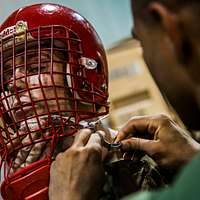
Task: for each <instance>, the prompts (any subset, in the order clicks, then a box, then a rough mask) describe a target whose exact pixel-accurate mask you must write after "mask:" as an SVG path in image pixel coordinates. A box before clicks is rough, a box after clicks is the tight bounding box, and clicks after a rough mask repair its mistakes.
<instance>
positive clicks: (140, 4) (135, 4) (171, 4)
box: [131, 0, 200, 15]
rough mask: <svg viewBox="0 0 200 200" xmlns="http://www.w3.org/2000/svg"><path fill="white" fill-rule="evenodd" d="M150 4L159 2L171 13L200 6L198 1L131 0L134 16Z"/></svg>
mask: <svg viewBox="0 0 200 200" xmlns="http://www.w3.org/2000/svg"><path fill="white" fill-rule="evenodd" d="M152 2H159V3H162V4H163V5H165V6H167V7H168V8H169V9H170V10H172V11H178V10H180V9H181V8H183V7H185V6H190V7H194V8H195V9H196V8H198V10H199V6H200V1H199V0H131V5H132V8H133V10H134V12H135V14H136V15H139V14H140V12H141V10H142V9H145V8H147V6H148V5H149V4H150V3H152Z"/></svg>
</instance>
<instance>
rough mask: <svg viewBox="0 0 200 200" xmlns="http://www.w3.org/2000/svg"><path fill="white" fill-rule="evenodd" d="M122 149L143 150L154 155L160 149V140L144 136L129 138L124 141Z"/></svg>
mask: <svg viewBox="0 0 200 200" xmlns="http://www.w3.org/2000/svg"><path fill="white" fill-rule="evenodd" d="M122 150H124V151H133V150H142V151H145V152H146V153H147V154H148V155H150V156H152V155H154V154H155V153H157V151H159V142H158V141H156V140H147V139H142V138H134V137H132V138H129V139H126V140H123V141H122Z"/></svg>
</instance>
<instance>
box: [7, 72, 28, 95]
mask: <svg viewBox="0 0 200 200" xmlns="http://www.w3.org/2000/svg"><path fill="white" fill-rule="evenodd" d="M25 87H26V84H25V73H24V72H22V70H20V69H16V70H15V73H14V74H13V77H12V78H11V82H10V84H9V90H10V91H12V92H14V91H20V90H23V89H25Z"/></svg>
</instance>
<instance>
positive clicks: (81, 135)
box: [73, 129, 92, 146]
mask: <svg viewBox="0 0 200 200" xmlns="http://www.w3.org/2000/svg"><path fill="white" fill-rule="evenodd" d="M91 133H92V132H91V130H90V129H81V130H80V131H79V132H78V133H77V134H76V136H75V139H74V143H73V146H85V144H86V143H87V141H88V139H89V137H90V135H91Z"/></svg>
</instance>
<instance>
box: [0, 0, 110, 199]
mask: <svg viewBox="0 0 200 200" xmlns="http://www.w3.org/2000/svg"><path fill="white" fill-rule="evenodd" d="M0 39H1V40H0V48H1V50H0V54H1V64H0V67H1V70H0V77H1V82H0V92H1V97H0V99H1V100H0V114H1V121H2V122H1V127H0V128H1V131H0V155H1V158H2V163H1V165H2V166H4V174H5V180H4V182H3V184H2V186H1V193H2V196H3V198H4V199H16V200H22V199H27V200H28V199H31V200H32V199H48V195H47V191H48V184H49V183H48V181H49V167H50V165H51V161H52V157H53V156H54V155H55V151H59V150H58V149H57V146H58V144H59V143H62V140H64V139H65V138H66V136H70V135H73V133H75V132H76V130H77V129H78V128H79V127H80V122H81V121H83V120H88V119H92V118H95V117H98V116H101V115H105V114H107V113H108V101H107V100H108V69H107V61H106V54H105V50H104V48H103V45H102V42H101V40H100V39H99V37H98V35H97V33H96V31H95V30H94V28H93V27H92V26H91V24H90V23H89V22H88V21H87V20H86V19H85V18H83V17H82V16H81V15H80V14H78V13H77V12H75V11H73V10H71V9H69V8H67V7H64V6H61V5H56V4H36V5H32V6H27V7H24V8H21V9H18V10H17V11H15V12H14V13H13V14H11V15H10V16H9V17H8V18H7V20H6V21H5V22H4V23H3V24H2V25H1V26H0ZM43 152H45V153H43ZM34 153H35V155H37V154H38V155H40V156H36V157H34V156H33V154H34Z"/></svg>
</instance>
